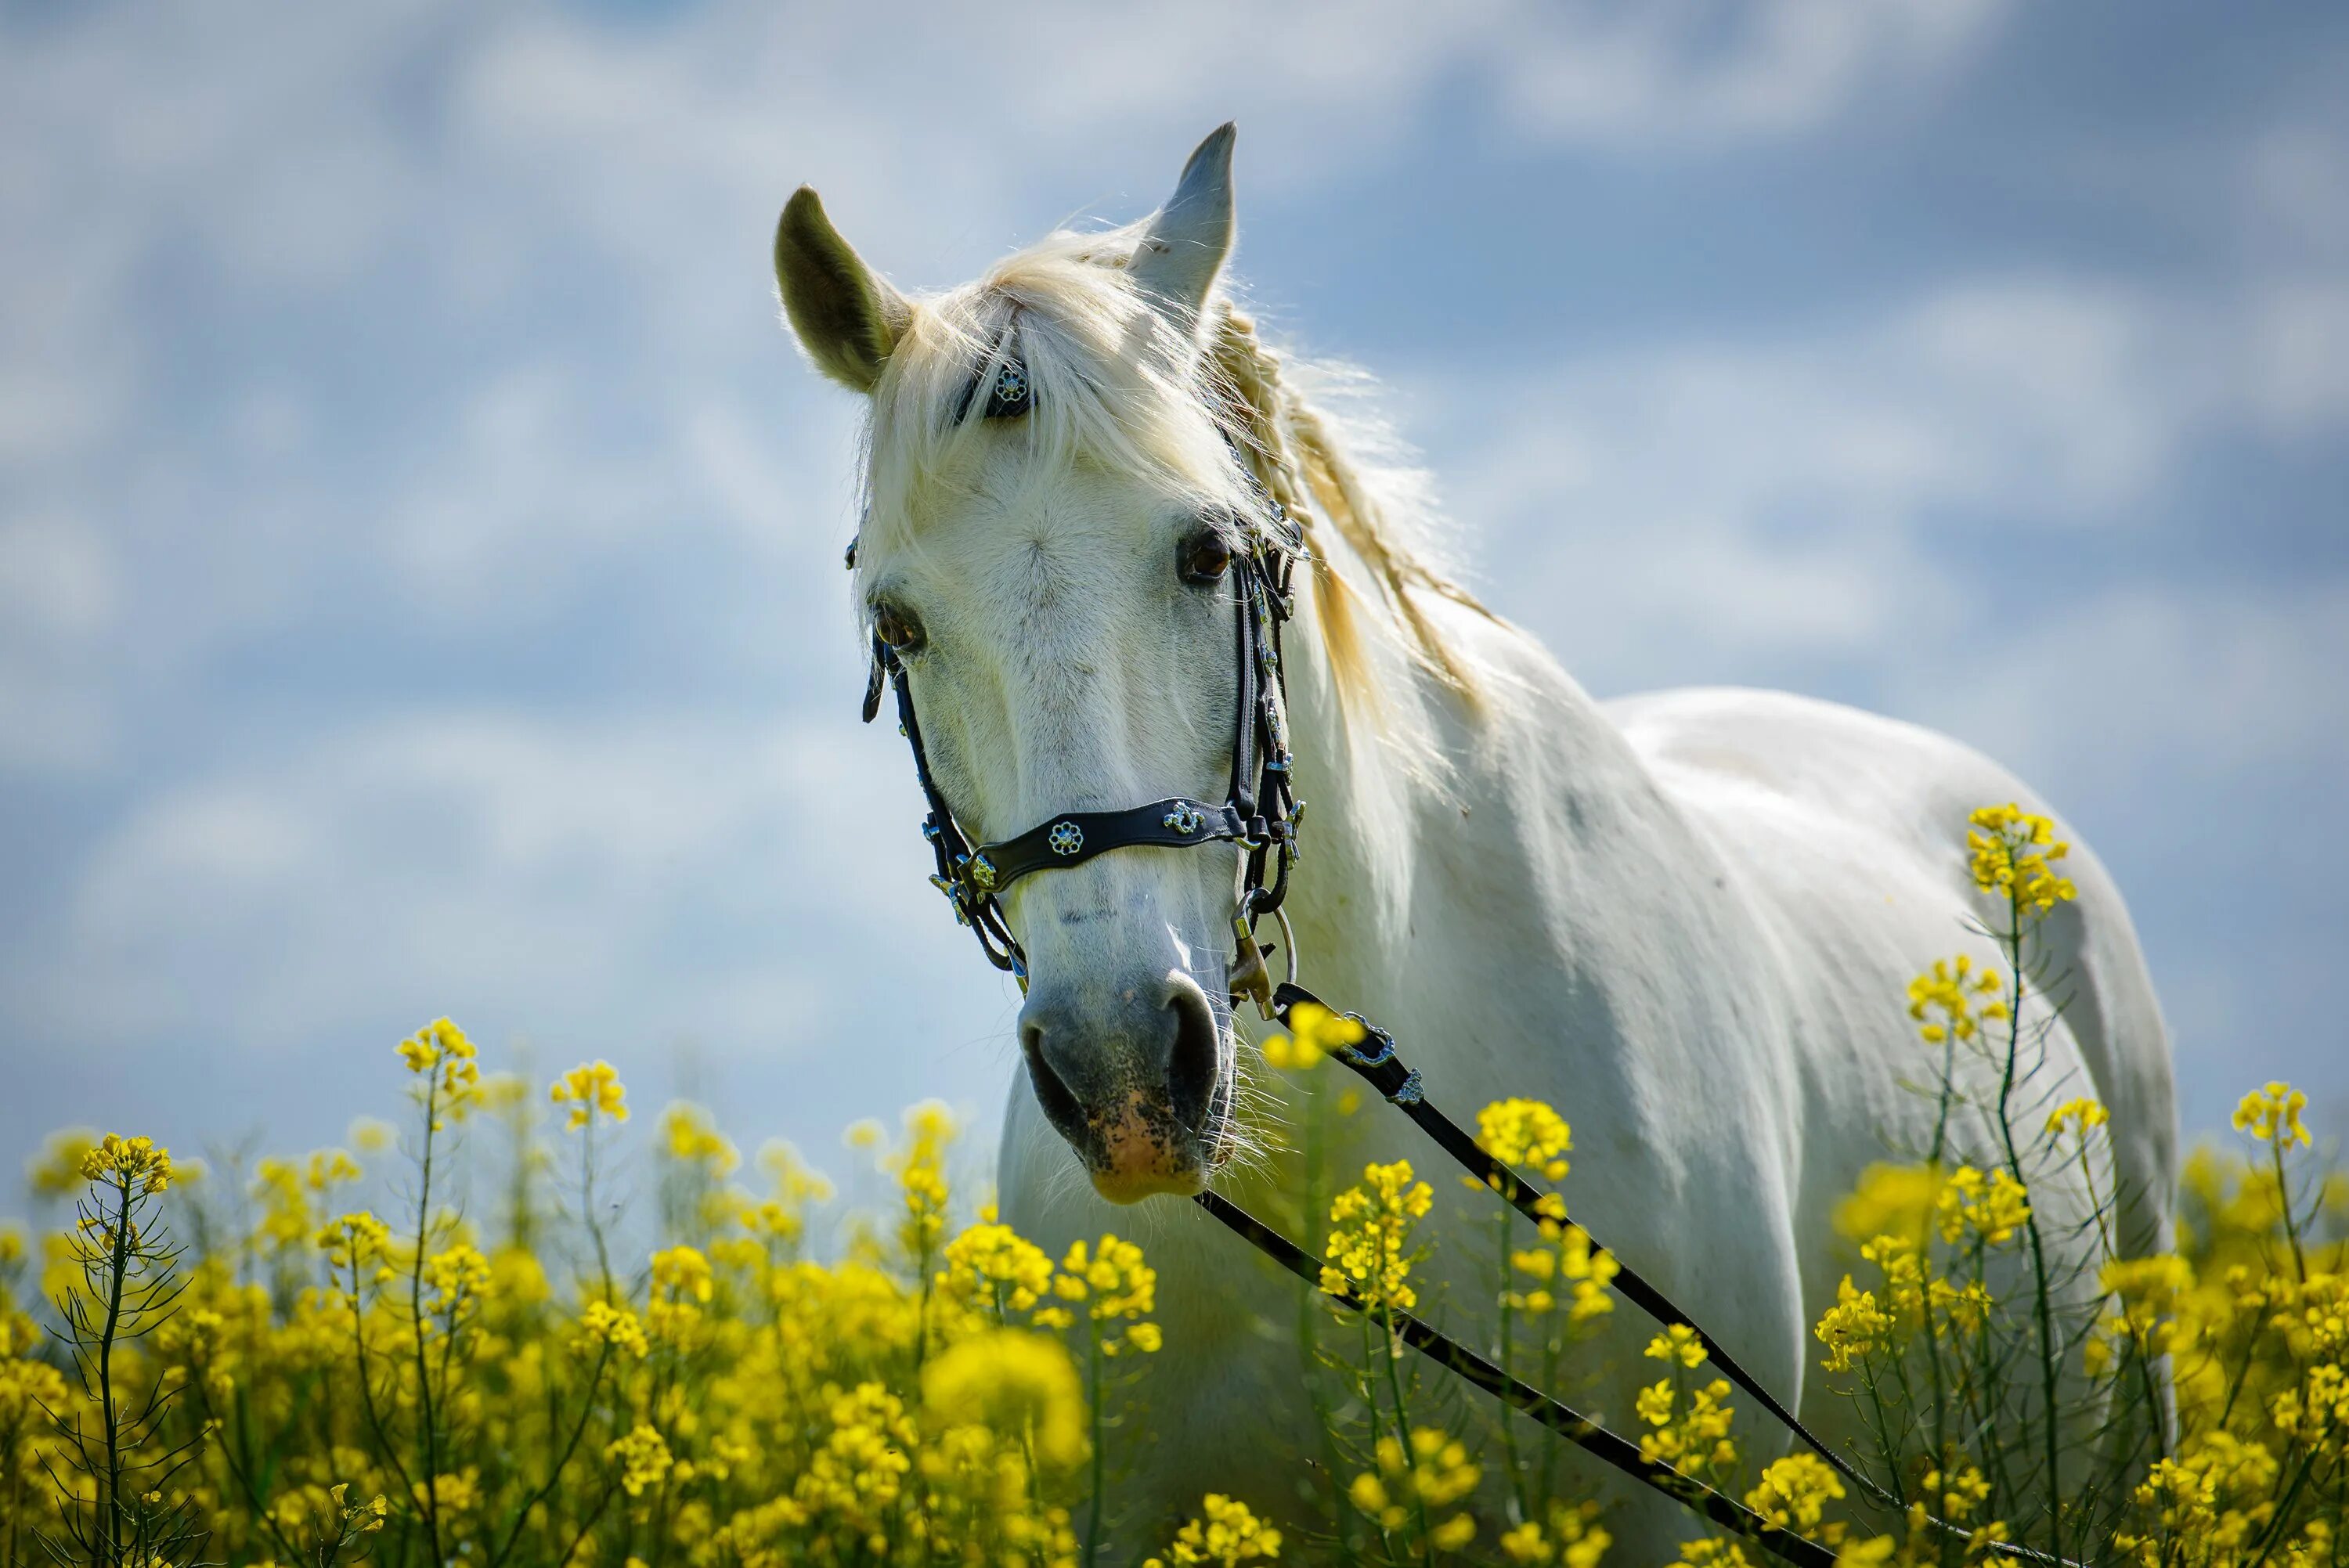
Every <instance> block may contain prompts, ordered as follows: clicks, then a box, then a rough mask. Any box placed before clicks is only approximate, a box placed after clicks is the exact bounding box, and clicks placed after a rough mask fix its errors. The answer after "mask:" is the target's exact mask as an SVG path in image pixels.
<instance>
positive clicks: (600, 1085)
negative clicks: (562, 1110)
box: [546, 1061, 628, 1130]
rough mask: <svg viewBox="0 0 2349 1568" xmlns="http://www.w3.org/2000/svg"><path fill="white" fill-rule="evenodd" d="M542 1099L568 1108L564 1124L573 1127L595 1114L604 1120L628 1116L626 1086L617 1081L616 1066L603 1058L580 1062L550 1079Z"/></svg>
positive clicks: (582, 1123) (616, 1119)
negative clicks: (551, 1084) (551, 1082)
mask: <svg viewBox="0 0 2349 1568" xmlns="http://www.w3.org/2000/svg"><path fill="white" fill-rule="evenodd" d="M546 1098H547V1099H550V1100H552V1101H554V1103H555V1104H556V1105H560V1106H567V1107H569V1108H570V1116H569V1118H568V1119H567V1125H568V1126H570V1127H571V1128H572V1129H573V1130H579V1129H581V1128H585V1127H586V1126H588V1125H589V1124H590V1123H592V1122H593V1121H594V1120H595V1119H596V1118H597V1117H599V1116H600V1117H602V1118H604V1119H605V1120H606V1121H626V1120H627V1119H628V1090H627V1086H626V1085H625V1084H623V1083H621V1082H620V1074H619V1071H618V1069H617V1068H614V1067H613V1066H612V1064H611V1063H609V1062H606V1061H593V1062H582V1063H581V1064H580V1065H579V1066H577V1067H575V1068H572V1069H571V1070H570V1071H569V1072H567V1073H564V1075H563V1076H562V1077H561V1078H557V1079H555V1080H554V1088H551V1089H549V1090H548V1091H547V1096H546Z"/></svg>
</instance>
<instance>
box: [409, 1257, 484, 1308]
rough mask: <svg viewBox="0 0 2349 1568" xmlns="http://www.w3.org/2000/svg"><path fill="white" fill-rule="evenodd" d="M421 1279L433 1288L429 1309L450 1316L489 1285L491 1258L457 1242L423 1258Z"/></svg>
mask: <svg viewBox="0 0 2349 1568" xmlns="http://www.w3.org/2000/svg"><path fill="white" fill-rule="evenodd" d="M424 1281H425V1283H426V1284H429V1285H430V1286H431V1287H432V1304H431V1305H432V1310H433V1311H435V1312H438V1313H443V1314H446V1315H451V1316H453V1315H456V1314H457V1313H459V1312H460V1311H462V1310H463V1308H464V1306H465V1304H466V1303H467V1302H469V1301H471V1300H475V1299H478V1298H479V1297H480V1295H481V1293H482V1292H483V1291H484V1290H486V1289H488V1288H489V1284H490V1260H489V1259H487V1258H485V1257H483V1256H482V1255H481V1253H479V1252H478V1251H476V1250H475V1249H474V1248H472V1247H470V1246H467V1245H465V1244H464V1243H458V1244H457V1245H455V1246H453V1247H450V1248H449V1249H448V1250H446V1251H445V1252H439V1253H433V1254H432V1255H431V1256H430V1257H429V1258H427V1259H425V1260H424Z"/></svg>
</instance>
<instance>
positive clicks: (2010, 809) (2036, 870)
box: [1966, 803, 2078, 915]
mask: <svg viewBox="0 0 2349 1568" xmlns="http://www.w3.org/2000/svg"><path fill="white" fill-rule="evenodd" d="M1968 820H1969V821H1970V822H1971V824H1972V826H1971V828H1970V829H1969V830H1968V831H1967V833H1966V848H1967V849H1968V850H1969V851H1971V852H1972V855H1973V864H1972V871H1973V878H1974V885H1975V886H1976V887H1978V888H1980V889H1982V891H1983V892H1995V893H1997V894H1998V895H1999V896H2000V897H2002V898H2004V899H2006V900H2008V901H2009V902H2010V903H2012V904H2013V906H2014V908H2015V909H2016V910H2017V911H2018V912H2020V911H2023V910H2026V909H2028V910H2031V911H2033V912H2034V913H2037V914H2042V915H2044V914H2045V913H2047V912H2048V911H2049V910H2051V909H2054V907H2055V906H2056V905H2057V904H2059V903H2065V902H2067V901H2069V900H2071V899H2073V898H2075V897H2077V896H2078V890H2077V889H2075V888H2074V887H2073V885H2072V884H2071V882H2068V881H2066V880H2065V879H2064V878H2062V877H2059V876H2057V875H2056V874H2055V873H2054V871H2052V870H2051V869H2049V865H2048V862H2049V861H2060V860H2062V859H2063V858H2064V856H2066V855H2068V854H2070V853H2071V852H2072V846H2071V845H2069V844H2067V843H2065V842H2064V841H2062V840H2060V839H2058V838H2056V837H2055V824H2054V822H2053V821H2051V820H2049V819H2047V818H2045V817H2043V816H2040V815H2038V814H2036V813H2034V812H2031V811H2025V810H2023V808H2022V807H2020V806H2018V805H2014V804H2012V803H2010V804H2007V805H2004V806H1984V807H1982V809H1981V810H1977V811H1975V812H1974V813H1973V814H1972V815H1971V817H1970V818H1969V819H1968Z"/></svg>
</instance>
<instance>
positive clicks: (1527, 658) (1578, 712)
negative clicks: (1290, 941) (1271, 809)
mask: <svg viewBox="0 0 2349 1568" xmlns="http://www.w3.org/2000/svg"><path fill="white" fill-rule="evenodd" d="M1318 597H1319V596H1318V595H1316V594H1310V593H1302V594H1299V603H1300V604H1302V605H1303V606H1304V610H1303V612H1302V613H1301V614H1299V620H1298V623H1297V624H1296V625H1295V626H1294V627H1293V628H1292V631H1291V636H1290V639H1289V646H1288V649H1287V651H1286V654H1285V657H1286V660H1287V663H1288V670H1289V677H1288V686H1289V703H1290V727H1291V733H1292V746H1293V749H1294V750H1295V751H1296V753H1297V765H1296V766H1297V770H1298V771H1297V778H1298V783H1299V794H1300V795H1301V796H1302V797H1303V798H1304V799H1306V800H1307V802H1308V803H1309V808H1310V810H1309V812H1308V814H1307V820H1306V821H1305V824H1304V828H1303V831H1302V843H1303V848H1304V851H1305V858H1304V859H1303V861H1301V863H1300V864H1299V867H1298V870H1297V874H1296V881H1295V886H1294V891H1293V893H1292V896H1291V898H1290V902H1289V905H1288V908H1289V910H1290V917H1291V920H1292V923H1294V924H1295V925H1296V927H1297V930H1298V935H1299V954H1300V957H1301V960H1302V963H1303V965H1304V970H1303V973H1302V975H1300V978H1301V979H1303V981H1304V983H1305V984H1306V985H1308V986H1309V987H1311V988H1314V989H1317V990H1318V989H1321V988H1322V987H1323V986H1325V985H1326V986H1327V987H1328V988H1329V991H1328V999H1329V1000H1330V1002H1331V1004H1332V1005H1333V1006H1339V1007H1340V1008H1346V1007H1361V1008H1365V1009H1368V1008H1371V1007H1372V1006H1388V1005H1390V1003H1389V1002H1388V1001H1387V1000H1386V999H1387V998H1393V999H1394V1001H1395V1003H1397V1004H1399V1003H1400V1002H1401V1001H1402V999H1403V997H1404V996H1406V995H1415V994H1416V993H1419V992H1424V991H1425V990H1426V989H1427V988H1426V987H1424V986H1423V985H1414V981H1415V980H1418V979H1422V978H1423V977H1425V976H1426V975H1428V974H1429V973H1430V972H1431V970H1432V969H1440V968H1443V967H1444V966H1446V965H1448V964H1449V963H1450V961H1451V958H1452V956H1453V949H1454V947H1456V946H1458V945H1459V944H1485V949H1486V950H1487V951H1491V952H1498V951H1506V950H1507V949H1508V948H1510V947H1511V946H1512V945H1523V946H1525V947H1526V954H1525V955H1524V956H1525V958H1526V961H1527V962H1529V963H1540V964H1546V965H1557V964H1559V963H1562V962H1563V963H1568V964H1571V963H1573V962H1575V960H1574V957H1573V955H1570V954H1560V953H1558V952H1557V951H1555V950H1554V949H1552V948H1550V947H1547V946H1546V945H1544V942H1545V941H1546V938H1544V936H1543V933H1545V932H1555V931H1557V930H1561V929H1588V928H1590V927H1591V926H1592V925H1597V924H1603V923H1605V922H1606V920H1608V919H1609V918H1610V916H1609V913H1608V911H1607V910H1605V909H1602V908H1600V907H1598V906H1599V905H1600V904H1602V903H1606V902H1607V901H1609V899H1610V898H1614V897H1616V896H1618V890H1620V889H1622V888H1623V887H1625V886H1626V885H1627V884H1628V882H1630V881H1632V880H1636V879H1640V878H1642V877H1646V876H1649V875H1650V874H1651V873H1652V872H1655V871H1657V870H1660V869H1661V868H1658V867H1656V866H1654V865H1653V864H1652V863H1651V862H1652V860H1653V857H1654V856H1655V855H1656V854H1657V853H1659V852H1667V851H1666V850H1665V847H1666V846H1682V847H1689V848H1691V850H1692V852H1693V846H1692V841H1691V839H1690V836H1689V834H1688V831H1687V824H1686V823H1685V822H1684V821H1683V820H1681V818H1680V814H1679V812H1678V810H1677V809H1676V808H1675V807H1673V806H1672V805H1671V803H1670V802H1669V801H1668V800H1667V799H1666V798H1665V796H1664V795H1663V793H1662V791H1661V789H1659V788H1658V786H1657V784H1656V782H1655V780H1654V779H1653V778H1652V776H1651V774H1650V773H1649V771H1648V770H1647V769H1646V767H1645V765H1644V764H1643V763H1641V762H1640V759H1639V758H1638V757H1637V756H1636V754H1635V753H1634V752H1633V751H1632V749H1631V748H1630V743H1629V742H1628V741H1627V740H1626V739H1625V738H1624V736H1623V734H1622V732H1621V731H1620V730H1619V728H1618V727H1616V725H1615V723H1614V722H1613V720H1612V719H1610V718H1609V717H1608V716H1607V715H1606V714H1605V713H1604V712H1602V711H1601V710H1600V708H1599V706H1598V704H1596V703H1595V702H1593V701H1592V700H1591V699H1590V697H1589V696H1588V695H1587V694H1585V693H1584V692H1583V691H1582V689H1581V688H1580V687H1579V686H1577V685H1576V684H1575V683H1574V681H1573V680H1571V679H1570V678H1569V677H1568V676H1566V674H1565V673H1564V672H1563V671H1562V670H1560V669H1559V668H1558V667H1557V665H1556V663H1555V662H1554V661H1552V660H1551V658H1550V657H1549V655H1547V653H1546V652H1545V651H1543V650H1542V649H1541V648H1540V647H1539V646H1538V645H1536V644H1534V643H1533V642H1532V641H1531V640H1530V639H1528V638H1526V637H1525V636H1523V635H1522V634H1519V633H1517V632H1516V630H1515V629H1514V628H1510V627H1507V626H1506V625H1504V624H1500V623H1497V622H1492V621H1488V620H1482V619H1480V618H1478V617H1477V616H1476V615H1475V613H1474V612H1471V611H1467V610H1465V609H1460V608H1457V607H1451V606H1445V607H1444V608H1445V610H1446V611H1447V612H1448V614H1446V616H1445V619H1446V621H1447V622H1448V623H1449V624H1451V625H1452V627H1453V629H1455V630H1457V631H1459V632H1461V633H1462V634H1463V635H1462V637H1461V638H1460V639H1459V641H1458V642H1457V643H1455V645H1454V650H1455V652H1456V653H1458V654H1459V655H1461V656H1462V657H1463V659H1464V663H1465V665H1466V667H1467V668H1468V669H1469V671H1470V674H1471V676H1472V678H1476V679H1478V685H1477V689H1476V690H1475V691H1474V692H1473V693H1464V692H1462V691H1461V690H1460V689H1458V688H1457V687H1456V686H1454V685H1452V684H1451V683H1450V682H1448V681H1447V680H1445V679H1444V677H1443V676H1439V675H1438V674H1436V673H1435V672H1433V671H1432V670H1431V669H1429V668H1427V667H1425V666H1424V665H1421V664H1419V663H1416V662H1414V661H1413V660H1411V659H1410V658H1408V657H1407V656H1405V655H1402V653H1401V652H1400V651H1399V650H1400V646H1401V645H1402V641H1403V636H1404V634H1402V632H1401V631H1400V630H1391V631H1390V633H1389V634H1386V635H1382V636H1381V637H1379V638H1377V639H1376V640H1377V642H1378V643H1379V644H1380V645H1381V649H1380V660H1381V663H1380V667H1379V669H1378V678H1377V683H1376V684H1377V686H1379V688H1380V690H1379V695H1378V696H1377V697H1375V698H1371V697H1370V696H1367V695H1365V694H1363V693H1360V692H1348V693H1344V694H1341V692H1340V686H1339V684H1338V681H1337V679H1336V676H1335V672H1334V671H1333V669H1332V665H1331V659H1330V653H1329V649H1328V645H1327V644H1326V642H1325V640H1324V638H1323V637H1322V636H1321V634H1320V626H1319V622H1318V618H1317V617H1318V614H1319V608H1318V604H1317V603H1316V601H1317V600H1318ZM1357 600H1358V603H1375V601H1374V600H1372V599H1371V595H1369V594H1368V593H1366V592H1361V593H1357ZM1361 613H1362V611H1361V609H1360V608H1358V609H1357V614H1361ZM1381 613H1383V612H1381ZM1478 677H1481V678H1478ZM1405 736H1412V737H1415V739H1409V740H1406V739H1404V738H1403V737H1405ZM1633 846H1636V848H1635V847H1633ZM1633 854H1640V855H1643V856H1645V857H1647V858H1646V859H1644V860H1642V861H1641V862H1640V864H1639V865H1636V866H1634V865H1631V864H1629V863H1628V861H1629V858H1630V856H1632V855H1633ZM1582 904H1588V905H1590V906H1592V907H1589V908H1587V909H1585V908H1581V907H1578V906H1579V905H1582ZM1357 997H1360V998H1361V999H1360V1000H1359V1001H1358V1000H1356V998H1357Z"/></svg>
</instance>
